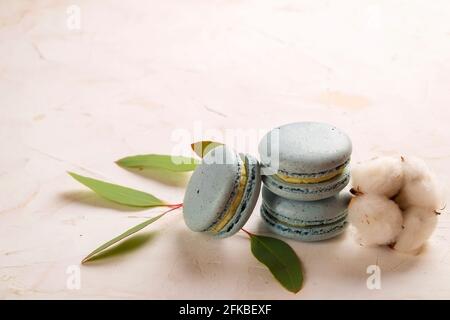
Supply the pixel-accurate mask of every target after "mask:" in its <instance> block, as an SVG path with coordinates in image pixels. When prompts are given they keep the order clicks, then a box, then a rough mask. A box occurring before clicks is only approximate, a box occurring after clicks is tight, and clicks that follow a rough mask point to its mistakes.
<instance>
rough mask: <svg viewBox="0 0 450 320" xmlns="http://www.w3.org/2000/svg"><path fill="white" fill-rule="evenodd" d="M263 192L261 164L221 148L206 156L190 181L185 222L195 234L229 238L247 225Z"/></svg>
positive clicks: (185, 205) (184, 211) (184, 208)
mask: <svg viewBox="0 0 450 320" xmlns="http://www.w3.org/2000/svg"><path fill="white" fill-rule="evenodd" d="M260 188H261V176H260V172H259V163H258V161H257V160H256V159H255V158H254V157H252V156H251V155H239V154H237V153H236V152H235V151H233V150H232V149H230V148H228V147H226V146H218V147H216V148H214V149H213V150H211V151H210V152H209V153H208V154H206V156H205V157H204V158H203V160H202V163H201V164H200V165H198V166H197V168H196V169H195V171H194V173H193V174H192V177H191V179H190V180H189V183H188V186H187V189H186V193H185V196H184V201H183V216H184V221H185V223H186V225H187V226H188V227H189V229H191V230H192V231H196V232H205V233H208V234H211V235H214V236H217V237H229V236H231V235H233V234H235V233H236V232H238V231H239V230H240V229H241V228H242V227H243V226H244V224H245V223H246V222H247V220H248V218H249V217H250V215H251V213H252V212H253V209H254V208H255V205H256V202H257V200H258V196H259V192H260Z"/></svg>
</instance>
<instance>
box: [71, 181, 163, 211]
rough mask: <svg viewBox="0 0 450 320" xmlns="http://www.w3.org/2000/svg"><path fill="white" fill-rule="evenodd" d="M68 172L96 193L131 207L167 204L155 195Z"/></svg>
mask: <svg viewBox="0 0 450 320" xmlns="http://www.w3.org/2000/svg"><path fill="white" fill-rule="evenodd" d="M69 174H70V175H71V176H72V177H73V178H74V179H75V180H77V181H78V182H80V183H82V184H84V185H85V186H86V187H88V188H90V189H91V190H93V191H94V192H96V193H97V194H98V195H100V196H102V197H104V198H106V199H108V200H111V201H114V202H117V203H120V204H123V205H127V206H132V207H146V208H149V207H160V206H167V205H168V204H167V203H166V202H164V201H163V200H161V199H158V198H156V197H155V196H153V195H151V194H149V193H145V192H142V191H139V190H135V189H131V188H127V187H122V186H119V185H117V184H112V183H109V182H104V181H100V180H97V179H93V178H88V177H84V176H81V175H79V174H76V173H73V172H69Z"/></svg>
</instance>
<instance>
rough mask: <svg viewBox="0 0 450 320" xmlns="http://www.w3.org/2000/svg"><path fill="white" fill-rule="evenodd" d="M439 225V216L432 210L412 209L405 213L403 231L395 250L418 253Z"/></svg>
mask: <svg viewBox="0 0 450 320" xmlns="http://www.w3.org/2000/svg"><path fill="white" fill-rule="evenodd" d="M436 224H437V215H436V213H435V212H434V211H432V210H430V209H424V208H419V207H412V208H410V209H407V210H406V211H404V213H403V229H402V231H401V232H400V234H399V236H398V237H397V242H396V244H395V246H394V249H395V250H398V251H401V252H407V253H414V252H417V251H418V250H419V249H420V248H421V247H422V245H423V244H424V243H425V241H427V239H428V238H429V237H430V236H431V234H432V233H433V231H434V229H435V228H436Z"/></svg>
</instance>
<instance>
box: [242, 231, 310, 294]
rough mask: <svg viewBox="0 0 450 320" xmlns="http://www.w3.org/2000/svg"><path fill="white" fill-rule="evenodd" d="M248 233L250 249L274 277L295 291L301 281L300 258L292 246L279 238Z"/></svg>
mask: <svg viewBox="0 0 450 320" xmlns="http://www.w3.org/2000/svg"><path fill="white" fill-rule="evenodd" d="M249 235H250V241H251V250H252V253H253V255H254V256H255V258H256V259H258V260H259V261H260V262H261V263H263V264H265V265H266V266H267V267H268V268H269V270H270V272H272V274H273V276H274V277H275V279H277V280H278V282H280V284H281V285H282V286H283V287H285V288H286V289H287V290H289V291H291V292H294V293H297V292H299V291H300V289H301V287H302V283H303V275H302V269H301V264H300V260H299V258H298V257H297V255H296V253H295V252H294V250H292V248H291V247H290V246H289V245H288V244H287V243H286V242H284V241H281V240H279V239H275V238H271V237H265V236H258V235H254V234H249Z"/></svg>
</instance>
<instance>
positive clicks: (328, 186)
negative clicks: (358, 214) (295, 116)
mask: <svg viewBox="0 0 450 320" xmlns="http://www.w3.org/2000/svg"><path fill="white" fill-rule="evenodd" d="M351 153H352V143H351V140H350V138H349V137H348V136H347V135H346V134H345V133H344V132H343V131H341V130H340V129H338V128H336V127H334V126H332V125H329V124H326V123H319V122H296V123H291V124H287V125H283V126H281V127H278V128H275V129H273V130H272V131H270V132H269V133H267V134H266V135H265V136H264V137H263V139H262V140H261V142H260V144H259V154H260V158H261V164H262V166H263V168H264V170H263V173H264V174H265V175H264V176H263V177H262V180H263V182H264V184H265V186H266V187H267V188H268V189H269V190H270V191H272V192H273V193H275V194H277V195H279V196H281V197H284V198H286V199H291V200H300V201H315V200H321V199H325V198H328V197H331V196H333V195H334V194H336V193H338V192H339V191H341V190H342V189H344V188H345V186H346V185H347V184H348V183H349V180H350V174H349V168H348V165H349V162H350V156H351Z"/></svg>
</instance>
